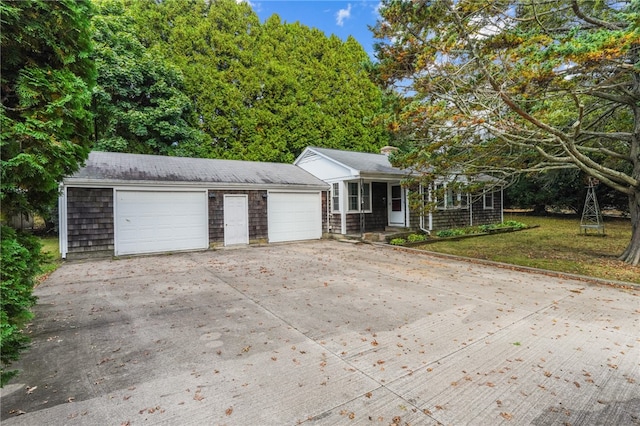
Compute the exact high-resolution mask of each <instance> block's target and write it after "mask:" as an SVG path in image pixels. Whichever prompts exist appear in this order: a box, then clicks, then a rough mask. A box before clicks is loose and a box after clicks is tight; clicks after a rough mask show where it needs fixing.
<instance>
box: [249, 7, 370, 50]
mask: <svg viewBox="0 0 640 426" xmlns="http://www.w3.org/2000/svg"><path fill="white" fill-rule="evenodd" d="M249 4H251V6H252V7H253V10H254V11H255V12H256V13H257V14H258V16H259V17H260V20H261V21H262V22H264V21H265V20H266V19H267V18H268V17H269V16H271V15H273V14H274V13H276V14H278V15H279V16H280V18H281V19H282V20H283V21H286V22H291V23H293V22H296V21H297V22H300V23H301V24H303V25H306V26H307V27H312V28H318V29H319V30H321V31H323V32H324V33H325V34H326V35H327V36H329V35H331V34H335V35H337V36H338V37H340V38H341V39H342V40H346V38H347V37H348V36H349V35H352V36H353V37H354V38H355V39H356V40H358V42H360V44H361V45H362V47H363V48H364V50H365V51H366V52H367V53H368V54H369V56H371V57H372V58H373V43H374V39H373V35H372V33H371V31H369V29H368V27H367V25H370V26H373V25H375V23H376V20H377V18H378V17H379V15H378V13H377V9H378V7H379V4H380V1H379V0H354V1H342V0H251V1H250V2H249Z"/></svg>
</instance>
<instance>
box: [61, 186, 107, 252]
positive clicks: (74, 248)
mask: <svg viewBox="0 0 640 426" xmlns="http://www.w3.org/2000/svg"><path fill="white" fill-rule="evenodd" d="M113 235H114V231H113V189H112V188H73V187H71V188H67V236H68V254H69V256H70V257H78V255H79V254H82V256H85V257H86V256H87V255H92V254H96V255H105V254H106V255H113V248H114V242H113Z"/></svg>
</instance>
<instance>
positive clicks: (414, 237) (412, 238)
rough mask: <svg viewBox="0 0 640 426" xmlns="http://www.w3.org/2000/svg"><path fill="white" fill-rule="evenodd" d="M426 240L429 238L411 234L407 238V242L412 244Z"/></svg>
mask: <svg viewBox="0 0 640 426" xmlns="http://www.w3.org/2000/svg"><path fill="white" fill-rule="evenodd" d="M426 239H427V238H426V237H425V236H424V235H422V234H411V235H409V236H408V237H407V241H409V242H410V243H417V242H420V241H424V240H426Z"/></svg>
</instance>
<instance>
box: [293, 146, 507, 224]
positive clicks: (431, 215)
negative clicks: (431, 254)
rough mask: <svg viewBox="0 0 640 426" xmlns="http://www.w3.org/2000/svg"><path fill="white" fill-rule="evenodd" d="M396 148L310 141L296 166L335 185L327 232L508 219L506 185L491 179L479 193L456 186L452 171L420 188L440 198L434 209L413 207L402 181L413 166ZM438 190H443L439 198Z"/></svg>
mask: <svg viewBox="0 0 640 426" xmlns="http://www.w3.org/2000/svg"><path fill="white" fill-rule="evenodd" d="M394 149H395V148H393V147H385V148H383V149H382V152H381V153H380V154H375V153H364V152H352V151H342V150H336V149H327V148H317V147H307V148H306V149H305V150H304V151H303V152H302V154H300V156H299V157H298V158H297V159H296V160H295V162H294V164H295V165H296V166H298V167H300V168H302V169H304V170H306V171H308V172H309V173H311V174H312V175H314V176H316V177H317V178H319V179H321V180H323V181H324V182H326V183H328V184H329V185H330V186H331V188H330V194H329V197H328V200H329V202H328V205H327V206H326V207H327V210H326V215H327V218H326V219H325V222H326V223H327V232H329V233H336V234H343V235H363V234H364V233H366V232H380V231H384V230H385V229H388V228H406V229H413V230H422V231H424V232H431V231H433V230H440V229H452V228H460V227H465V226H473V225H482V224H490V223H498V222H502V221H503V209H502V188H501V187H498V188H497V189H496V187H495V185H492V186H493V188H492V189H488V190H486V191H484V192H482V193H479V194H468V193H461V192H456V190H454V189H453V185H451V184H450V183H451V181H452V180H453V177H443V178H441V179H439V180H437V181H436V182H435V186H434V187H431V188H422V187H421V188H419V189H418V191H419V192H420V193H421V195H422V198H423V199H424V200H425V201H429V202H435V203H436V204H437V208H436V209H435V210H433V211H430V212H423V213H420V212H417V211H412V209H411V208H410V206H409V202H408V200H409V190H408V189H406V188H404V187H403V186H402V180H403V179H405V178H407V177H408V176H409V174H410V173H411V172H410V171H409V170H403V169H400V168H397V167H394V166H392V165H391V163H390V162H389V158H388V155H389V153H390V152H391V151H392V150H394ZM485 179H493V178H490V177H488V176H486V177H485ZM448 184H449V187H450V188H447V185H448ZM435 194H442V195H441V196H440V199H435Z"/></svg>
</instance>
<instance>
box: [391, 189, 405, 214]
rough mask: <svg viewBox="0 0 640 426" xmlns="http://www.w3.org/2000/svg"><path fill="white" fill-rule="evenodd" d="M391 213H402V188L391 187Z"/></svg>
mask: <svg viewBox="0 0 640 426" xmlns="http://www.w3.org/2000/svg"><path fill="white" fill-rule="evenodd" d="M391 211H393V212H401V211H402V187H401V186H400V185H393V186H392V187H391Z"/></svg>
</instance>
